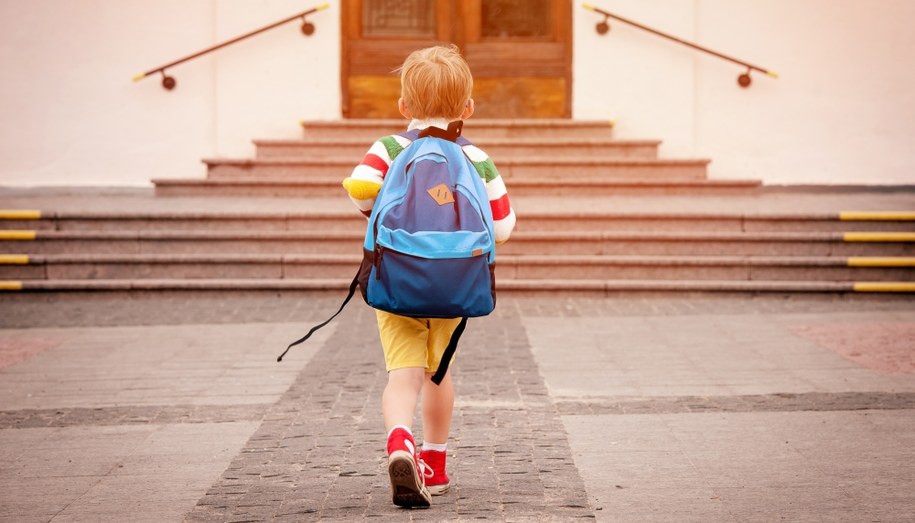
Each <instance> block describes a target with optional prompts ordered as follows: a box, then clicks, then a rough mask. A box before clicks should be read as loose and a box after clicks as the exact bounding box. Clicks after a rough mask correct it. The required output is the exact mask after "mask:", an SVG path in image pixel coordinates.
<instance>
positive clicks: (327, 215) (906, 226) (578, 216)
mask: <svg viewBox="0 0 915 523" xmlns="http://www.w3.org/2000/svg"><path fill="white" fill-rule="evenodd" d="M337 197H338V201H337V202H336V203H335V204H334V206H335V207H336V208H338V209H339V210H335V211H320V210H314V211H302V212H262V211H259V212H246V213H241V212H225V211H222V212H213V211H211V212H188V211H183V212H175V211H172V212H162V211H160V212H99V211H64V212H54V211H50V212H48V211H45V212H41V211H29V213H28V214H23V211H21V210H2V209H0V230H9V229H31V230H59V231H86V230H94V231H127V230H144V231H162V230H164V231H181V230H204V231H255V230H257V231H306V230H313V231H349V232H354V231H360V232H361V231H364V230H365V224H366V221H365V218H364V217H363V216H362V215H360V214H358V213H357V212H355V210H354V208H353V207H352V206H351V205H350V204H349V201H348V200H346V198H345V196H343V189H342V188H341V189H340V190H339V191H338V193H337ZM516 204H519V205H518V206H519V207H521V209H520V210H519V212H520V213H521V219H520V220H519V221H518V224H517V225H516V227H515V231H516V232H527V231H531V232H537V231H541V232H549V231H645V232H650V231H667V232H672V231H677V230H685V231H692V232H695V231H721V232H763V231H770V232H779V231H781V232H789V231H798V232H847V231H870V232H874V231H878V232H879V231H886V232H912V231H915V212H898V211H897V212H873V211H868V212H862V211H857V212H854V211H853V212H838V213H836V212H829V213H816V212H811V213H771V214H770V213H733V212H732V213H727V212H719V213H701V212H700V213H697V212H662V213H658V212H653V213H648V212H612V211H608V212H602V211H576V210H574V209H570V210H568V211H537V210H531V209H527V208H526V207H527V206H526V205H525V202H524V201H523V200H521V201H520V202H516Z"/></svg>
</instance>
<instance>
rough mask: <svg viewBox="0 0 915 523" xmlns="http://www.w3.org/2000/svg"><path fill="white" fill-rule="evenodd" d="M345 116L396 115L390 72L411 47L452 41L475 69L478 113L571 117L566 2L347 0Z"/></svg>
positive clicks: (343, 68) (568, 5) (394, 85)
mask: <svg viewBox="0 0 915 523" xmlns="http://www.w3.org/2000/svg"><path fill="white" fill-rule="evenodd" d="M342 7H343V41H342V48H343V49H342V50H343V61H342V64H341V75H342V78H341V84H342V89H343V100H344V108H343V112H344V116H345V117H348V118H398V117H400V115H399V113H398V112H397V98H398V97H399V96H400V82H399V79H398V77H397V75H396V73H394V72H393V71H394V70H395V69H396V68H397V67H399V66H400V65H401V63H403V60H404V58H406V56H407V55H408V54H409V53H410V52H411V51H413V50H415V49H420V48H423V47H428V46H431V45H436V44H447V43H454V44H456V45H458V47H460V48H461V52H462V53H463V54H464V57H465V58H466V59H467V62H468V63H469V64H470V68H471V70H472V71H473V75H474V93H473V97H474V100H475V101H476V107H477V112H476V115H477V116H481V117H487V118H568V117H569V116H570V115H571V100H570V93H571V56H572V54H571V2H570V0H344V2H343V4H342Z"/></svg>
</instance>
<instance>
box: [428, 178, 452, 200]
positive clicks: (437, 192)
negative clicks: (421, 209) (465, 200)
mask: <svg viewBox="0 0 915 523" xmlns="http://www.w3.org/2000/svg"><path fill="white" fill-rule="evenodd" d="M426 192H428V193H429V196H431V197H432V199H433V200H435V203H437V204H439V205H445V204H448V203H454V195H453V194H451V189H449V188H448V186H447V185H445V184H443V183H440V184H438V185H436V186H435V187H433V188H431V189H429V190H428V191H426Z"/></svg>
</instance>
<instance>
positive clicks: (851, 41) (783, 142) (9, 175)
mask: <svg viewBox="0 0 915 523" xmlns="http://www.w3.org/2000/svg"><path fill="white" fill-rule="evenodd" d="M591 1H592V3H595V4H597V5H598V6H601V7H604V8H606V9H609V10H613V11H617V12H619V14H621V15H623V16H628V17H631V18H633V19H636V20H639V21H641V22H643V23H645V24H648V25H652V26H656V27H658V28H660V29H663V30H666V31H669V32H671V33H673V34H676V35H678V36H681V37H683V38H686V39H689V40H693V41H697V42H699V43H702V44H705V45H708V46H710V47H713V48H717V49H720V50H721V51H723V52H725V53H728V54H732V55H734V56H737V57H739V58H743V59H745V60H748V61H750V62H751V63H756V64H757V65H761V66H763V67H771V68H772V69H775V70H776V71H778V72H779V73H780V74H781V78H780V79H778V80H774V79H771V78H767V77H765V76H763V75H761V74H757V73H755V74H754V76H753V77H754V82H753V86H752V87H750V88H749V89H741V88H739V87H737V85H736V83H735V80H736V77H737V75H738V74H740V73H741V72H742V70H741V69H740V68H739V67H738V66H736V65H733V64H729V63H727V62H723V61H720V60H717V59H714V58H712V57H708V56H705V55H702V54H699V53H696V52H694V51H692V50H689V49H687V48H684V47H682V46H678V45H676V44H674V43H672V42H668V41H666V40H663V39H660V38H658V37H656V36H653V35H650V34H646V33H643V32H641V31H638V30H636V29H634V28H632V27H629V26H627V25H625V24H622V23H618V22H617V23H612V26H613V29H612V30H611V32H610V33H609V34H607V35H605V36H599V35H598V34H597V33H596V32H595V31H594V24H595V23H597V22H598V21H599V20H600V18H599V17H598V16H597V15H595V14H594V13H592V12H590V11H587V10H585V9H583V8H581V5H580V3H579V2H577V1H576V2H574V5H573V22H574V64H573V69H574V78H573V116H574V117H575V118H579V119H594V118H599V119H605V118H610V119H614V120H616V121H617V132H616V136H617V137H619V138H656V139H661V140H663V141H664V144H663V146H662V155H664V156H665V157H708V158H711V159H712V165H711V175H712V176H714V177H717V178H760V179H763V180H765V181H766V182H768V183H881V184H892V183H908V184H915V147H913V144H915V88H913V86H915V68H913V67H911V64H912V57H911V56H912V52H913V50H915V31H911V30H910V27H909V26H910V21H911V20H912V19H915V2H913V1H911V0H766V1H759V0H651V1H650V2H646V1H644V0H591ZM318 3H321V2H320V0H314V1H310V0H156V1H155V2H149V1H147V0H67V1H60V0H29V1H24V0H0V71H2V73H0V74H2V75H3V76H2V82H0V185H19V186H29V185H134V186H144V185H148V184H149V180H150V179H151V178H155V177H203V176H204V174H205V169H204V166H203V164H202V163H201V162H200V160H201V158H206V157H213V156H227V157H249V156H251V155H252V154H253V147H252V145H251V140H252V139H255V138H283V137H297V136H300V131H299V127H298V121H299V120H301V119H334V118H339V115H340V106H341V101H340V72H339V66H340V13H339V9H340V8H339V3H338V2H334V1H332V2H330V4H331V7H330V9H328V10H325V11H321V12H319V13H316V14H313V15H311V17H310V19H311V21H313V22H314V23H315V24H316V26H317V32H316V33H315V35H313V36H312V37H309V38H306V37H304V36H302V35H301V33H300V32H299V24H298V23H297V22H291V23H289V24H288V25H285V26H282V27H280V28H277V29H275V30H273V31H271V32H268V33H265V34H261V35H258V36H255V37H254V38H252V39H250V40H248V41H246V42H243V43H240V44H238V45H235V46H232V47H229V48H227V49H223V50H221V51H217V52H216V53H214V54H212V55H209V56H208V57H204V58H201V59H198V60H195V61H193V62H190V63H186V64H182V65H179V66H177V67H175V68H174V69H173V70H172V71H171V74H173V75H174V76H175V77H176V78H177V80H178V87H177V88H176V89H175V90H174V91H172V92H168V91H165V90H164V89H162V88H161V87H160V86H159V78H158V77H155V78H149V79H146V80H143V81H141V82H138V83H133V82H132V81H131V77H132V76H133V75H134V74H136V73H139V72H142V71H144V70H147V69H150V68H152V67H156V66H159V65H161V64H163V63H165V62H168V61H170V60H173V59H175V58H178V57H180V56H184V55H186V54H188V53H191V52H194V51H196V50H199V49H202V48H204V47H207V46H209V45H212V44H214V43H217V42H221V41H224V40H226V39H229V38H231V37H234V36H236V35H238V34H241V33H244V32H247V31H249V30H252V29H254V28H256V27H259V26H261V25H264V24H267V23H270V22H272V21H275V20H277V19H281V18H283V17H286V16H289V15H292V14H294V13H296V12H299V11H303V10H305V9H307V8H309V7H312V6H314V5H316V4H318Z"/></svg>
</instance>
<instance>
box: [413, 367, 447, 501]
mask: <svg viewBox="0 0 915 523" xmlns="http://www.w3.org/2000/svg"><path fill="white" fill-rule="evenodd" d="M431 378H432V374H426V383H425V385H423V402H422V403H423V406H422V409H423V448H422V452H421V453H420V458H421V459H422V460H423V462H424V463H425V464H426V466H427V467H429V469H430V470H431V471H432V475H431V477H427V478H426V488H428V489H429V493H430V494H432V495H433V496H439V495H441V494H444V493H446V492H448V490H449V488H450V487H451V480H450V479H448V473H447V471H446V465H445V462H446V460H447V452H446V448H447V444H448V433H449V432H450V429H451V417H452V413H453V411H454V382H453V381H451V372H450V371H449V372H448V373H447V374H445V379H443V380H442V384H441V385H436V384H435V383H432V379H431Z"/></svg>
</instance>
